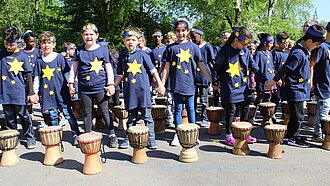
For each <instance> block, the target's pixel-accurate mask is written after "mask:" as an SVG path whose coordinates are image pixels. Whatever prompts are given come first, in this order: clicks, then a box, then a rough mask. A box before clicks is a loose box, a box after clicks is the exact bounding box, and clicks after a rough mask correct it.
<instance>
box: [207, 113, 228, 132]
mask: <svg viewBox="0 0 330 186" xmlns="http://www.w3.org/2000/svg"><path fill="white" fill-rule="evenodd" d="M223 113H224V109H223V108H222V107H208V108H206V114H207V118H208V120H209V121H210V125H209V129H208V131H207V133H208V134H209V135H219V134H221V128H220V125H219V123H220V120H221V118H222V115H223Z"/></svg>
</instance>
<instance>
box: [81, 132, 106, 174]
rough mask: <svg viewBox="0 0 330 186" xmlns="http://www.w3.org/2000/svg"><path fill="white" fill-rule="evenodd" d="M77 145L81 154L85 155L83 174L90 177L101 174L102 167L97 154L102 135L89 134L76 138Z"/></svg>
mask: <svg viewBox="0 0 330 186" xmlns="http://www.w3.org/2000/svg"><path fill="white" fill-rule="evenodd" d="M78 143H79V147H80V150H81V152H82V153H84V154H85V162H84V168H83V173H84V174H88V175H92V174H98V173H100V172H102V165H101V162H100V157H99V155H98V152H99V151H100V149H101V143H102V134H100V133H98V132H90V133H85V134H81V135H79V136H78Z"/></svg>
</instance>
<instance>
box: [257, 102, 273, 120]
mask: <svg viewBox="0 0 330 186" xmlns="http://www.w3.org/2000/svg"><path fill="white" fill-rule="evenodd" d="M275 107H276V104H275V103H271V102H264V103H260V104H259V108H260V115H261V116H263V119H262V122H261V126H266V125H272V124H273V121H272V117H273V115H274V114H275Z"/></svg>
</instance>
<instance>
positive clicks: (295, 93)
mask: <svg viewBox="0 0 330 186" xmlns="http://www.w3.org/2000/svg"><path fill="white" fill-rule="evenodd" d="M309 53H310V51H309V50H308V49H306V48H304V47H302V45H301V44H299V43H298V44H297V45H296V46H294V47H293V48H292V50H291V52H290V54H289V56H288V58H287V60H286V61H285V63H284V64H283V65H282V66H285V67H287V68H288V69H289V72H287V73H286V75H285V78H284V86H283V91H284V92H285V93H284V94H283V100H287V101H292V102H301V101H307V100H309V98H310V62H309V60H308V55H309Z"/></svg>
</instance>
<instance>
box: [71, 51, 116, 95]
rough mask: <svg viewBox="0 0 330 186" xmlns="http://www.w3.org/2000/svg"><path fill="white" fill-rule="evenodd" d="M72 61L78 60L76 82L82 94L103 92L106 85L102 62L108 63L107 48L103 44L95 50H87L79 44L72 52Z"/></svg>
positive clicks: (108, 53)
mask: <svg viewBox="0 0 330 186" xmlns="http://www.w3.org/2000/svg"><path fill="white" fill-rule="evenodd" d="M72 61H78V84H79V92H80V93H82V94H97V93H100V92H104V87H105V86H107V77H106V71H105V68H104V63H110V52H109V49H108V48H106V47H103V46H100V47H99V48H97V49H95V50H87V49H86V48H85V46H84V45H83V46H80V47H78V48H77V50H76V51H75V53H74V57H73V58H72Z"/></svg>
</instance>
